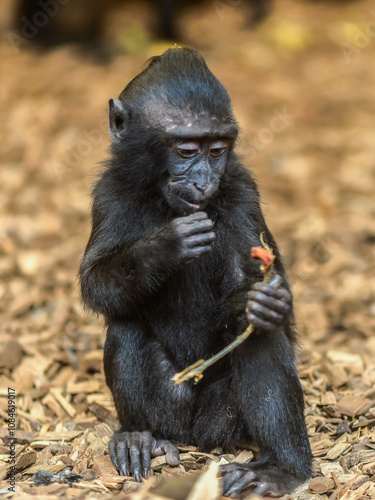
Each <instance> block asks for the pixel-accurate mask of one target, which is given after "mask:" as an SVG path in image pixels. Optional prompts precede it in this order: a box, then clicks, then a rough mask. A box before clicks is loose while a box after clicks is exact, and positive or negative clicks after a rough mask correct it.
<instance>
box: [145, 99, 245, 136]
mask: <svg viewBox="0 0 375 500" xmlns="http://www.w3.org/2000/svg"><path fill="white" fill-rule="evenodd" d="M144 118H145V119H146V120H147V122H148V123H149V126H150V127H152V128H155V129H158V130H159V131H160V132H161V133H164V134H166V135H168V136H169V137H176V138H181V137H187V138H188V137H203V136H217V137H227V138H232V139H234V138H235V137H236V136H237V135H238V127H237V124H236V122H235V119H234V117H233V115H232V112H231V110H228V112H227V113H225V114H219V113H216V112H215V111H213V112H209V111H207V110H205V109H194V108H192V107H191V106H189V105H187V106H185V107H184V108H183V109H178V108H176V107H175V106H172V105H171V104H170V103H169V102H168V101H166V100H162V99H158V100H150V101H148V102H147V103H146V105H145V106H144Z"/></svg>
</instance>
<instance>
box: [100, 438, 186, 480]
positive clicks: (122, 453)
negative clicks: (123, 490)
mask: <svg viewBox="0 0 375 500" xmlns="http://www.w3.org/2000/svg"><path fill="white" fill-rule="evenodd" d="M109 454H110V457H111V460H112V463H113V465H114V467H115V468H116V469H117V471H118V473H119V474H120V475H121V476H133V479H134V481H137V482H138V483H140V482H141V481H142V477H144V478H147V477H148V476H149V475H150V474H151V458H152V457H158V456H160V455H165V461H166V462H167V464H168V465H171V466H172V467H175V466H176V465H178V464H179V463H180V454H179V452H178V449H177V448H176V447H175V446H174V445H173V444H172V443H170V442H169V441H167V440H166V439H159V440H156V439H155V438H153V437H152V435H151V433H150V432H147V431H145V432H116V433H115V434H114V435H113V436H112V438H111V440H110V442H109Z"/></svg>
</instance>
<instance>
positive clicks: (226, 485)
mask: <svg viewBox="0 0 375 500" xmlns="http://www.w3.org/2000/svg"><path fill="white" fill-rule="evenodd" d="M243 474H244V471H241V470H234V471H232V472H228V473H226V474H225V475H224V477H223V493H224V495H225V496H229V494H228V492H229V491H230V489H231V488H232V487H233V485H235V484H236V482H237V481H238V480H239V479H240V478H241V477H242V476H243Z"/></svg>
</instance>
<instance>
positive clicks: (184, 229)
mask: <svg viewBox="0 0 375 500" xmlns="http://www.w3.org/2000/svg"><path fill="white" fill-rule="evenodd" d="M213 227H214V224H213V222H212V220H211V219H205V220H201V221H198V222H195V223H194V224H186V225H184V226H181V227H179V228H178V231H179V232H180V234H182V235H183V236H191V235H193V234H200V233H207V232H208V231H212V229H213Z"/></svg>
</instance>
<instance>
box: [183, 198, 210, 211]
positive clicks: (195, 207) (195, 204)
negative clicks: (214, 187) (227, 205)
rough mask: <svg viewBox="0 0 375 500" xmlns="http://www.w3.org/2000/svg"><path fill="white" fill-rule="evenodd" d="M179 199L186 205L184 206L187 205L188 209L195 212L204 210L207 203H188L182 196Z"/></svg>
mask: <svg viewBox="0 0 375 500" xmlns="http://www.w3.org/2000/svg"><path fill="white" fill-rule="evenodd" d="M178 199H179V200H180V201H181V202H182V203H183V204H184V205H187V206H188V207H190V208H192V209H194V210H199V209H200V208H202V207H203V206H204V205H205V204H206V202H202V201H201V202H197V201H196V202H192V201H187V200H184V199H183V198H181V197H180V196H178Z"/></svg>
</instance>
